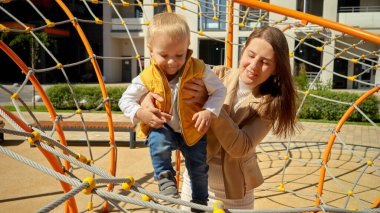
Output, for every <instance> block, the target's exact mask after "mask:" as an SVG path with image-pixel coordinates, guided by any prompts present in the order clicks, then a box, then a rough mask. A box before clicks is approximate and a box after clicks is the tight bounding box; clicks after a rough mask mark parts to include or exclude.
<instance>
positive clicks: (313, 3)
mask: <svg viewBox="0 0 380 213" xmlns="http://www.w3.org/2000/svg"><path fill="white" fill-rule="evenodd" d="M297 10H298V11H300V12H304V13H309V14H312V15H315V16H323V0H297Z"/></svg>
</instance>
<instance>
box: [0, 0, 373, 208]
mask: <svg viewBox="0 0 380 213" xmlns="http://www.w3.org/2000/svg"><path fill="white" fill-rule="evenodd" d="M0 2H4V3H6V1H0ZM26 2H27V4H29V5H30V6H31V10H34V11H35V12H36V13H37V14H38V15H39V16H40V17H41V19H43V21H45V22H46V20H47V19H48V18H49V17H46V16H45V15H44V14H43V13H42V12H41V10H39V9H38V6H36V5H34V4H33V2H32V1H30V0H27V1H26ZM94 2H97V3H99V4H103V5H104V6H105V7H109V8H110V9H111V10H112V11H113V12H114V13H115V14H116V15H117V17H118V19H119V21H120V22H121V23H115V22H107V21H104V22H102V23H103V24H109V25H122V26H123V27H124V32H125V33H126V34H127V37H128V39H129V40H130V41H131V42H132V46H133V52H134V53H135V55H136V56H139V55H143V54H140V53H139V52H138V51H137V48H136V46H135V43H134V39H133V37H132V36H131V34H130V29H129V27H130V26H136V24H129V23H125V21H124V19H123V17H122V15H123V14H122V13H120V12H119V11H118V8H117V7H116V6H123V3H124V2H121V3H120V2H117V1H91V0H86V1H83V2H82V3H81V4H83V5H84V8H85V10H86V11H88V13H89V14H90V15H91V17H92V18H93V19H94V20H85V19H78V18H76V17H74V18H68V19H67V20H62V21H57V22H54V27H57V26H60V25H65V24H68V23H76V24H79V25H80V24H83V23H86V24H97V23H98V22H97V20H96V19H97V17H98V16H97V14H95V13H94V11H93V10H91V7H90V3H94ZM10 3H12V2H10ZM181 4H182V6H181V5H180V4H172V3H170V5H171V6H172V7H175V8H176V9H177V10H186V11H188V12H190V13H193V14H198V17H199V18H200V22H201V24H200V26H201V31H203V24H202V20H203V19H205V20H207V19H209V20H212V19H213V17H225V16H227V13H226V11H227V6H226V4H221V5H218V4H216V3H215V1H212V2H210V1H190V0H184V1H181ZM188 4H190V5H191V4H193V5H198V8H199V9H198V11H192V10H189V9H187V8H188V7H186V8H184V5H188ZM129 5H130V6H137V7H140V8H141V9H142V12H143V19H144V21H149V19H148V18H147V17H148V16H149V15H148V14H146V11H145V9H146V8H147V7H152V6H154V4H149V3H147V4H143V3H141V2H140V1H138V3H137V4H134V3H130V4H129ZM158 5H161V6H165V5H166V4H165V3H158ZM5 8H6V7H3V6H0V10H1V11H0V12H3V14H5V15H7V16H8V17H9V18H11V19H12V20H14V21H15V22H17V23H18V24H19V25H20V26H22V27H23V28H24V29H18V28H8V30H9V31H10V32H13V33H25V32H29V33H30V34H31V35H32V36H33V37H34V39H36V40H37V42H38V43H39V45H40V46H41V47H42V48H43V49H44V51H45V52H46V53H48V55H49V56H50V57H51V59H52V60H53V61H54V62H55V63H56V64H57V65H56V66H52V67H47V68H42V69H32V68H28V69H29V72H28V73H27V75H26V77H25V79H24V81H23V83H22V84H21V86H20V87H19V89H18V90H17V92H16V93H17V94H18V93H20V92H21V91H22V90H23V88H24V87H25V85H26V84H27V83H28V82H29V81H30V77H31V75H35V74H36V73H42V72H52V71H54V70H56V69H58V70H60V71H61V72H62V74H63V75H64V77H65V79H66V83H67V85H68V86H69V89H70V93H71V95H72V97H73V100H74V102H75V106H76V108H77V110H80V106H79V104H78V99H77V97H78V95H77V94H75V92H74V91H73V89H72V84H71V83H70V80H69V78H68V76H67V74H66V71H65V69H64V68H68V67H77V66H80V65H82V64H84V63H87V62H89V61H92V60H98V59H100V60H124V59H134V60H137V59H139V58H138V57H112V56H97V55H95V54H93V56H90V57H87V58H84V59H82V60H80V61H77V62H73V63H67V64H61V63H60V62H59V61H58V60H57V59H56V58H55V56H54V55H53V53H52V52H51V51H50V50H49V49H48V48H47V47H46V46H45V45H44V44H43V43H42V42H41V41H40V40H39V38H38V37H37V36H36V35H35V34H34V32H38V31H42V30H44V29H46V28H48V27H49V25H48V24H46V25H41V26H36V27H33V28H31V29H29V27H28V25H27V24H25V23H23V22H22V21H21V20H19V19H17V18H16V17H15V16H13V15H12V14H11V13H10V12H9V11H7V10H6V9H5ZM217 8H218V9H217ZM233 10H234V14H233V17H234V18H235V19H239V23H233V25H235V26H236V25H237V26H239V27H241V26H240V20H241V23H243V24H244V27H245V28H248V29H250V30H254V29H256V28H257V27H258V26H261V25H271V26H277V27H279V28H282V27H285V26H287V25H288V26H290V27H291V28H293V29H294V32H295V33H291V32H289V31H285V34H286V36H287V38H288V39H292V40H294V41H297V42H298V45H297V46H295V48H294V49H293V50H291V52H292V53H294V52H296V51H297V50H298V49H299V48H300V47H301V44H303V45H304V46H307V47H309V48H313V49H318V48H321V49H322V52H323V53H326V55H329V56H330V57H332V58H331V60H329V61H327V62H326V63H325V64H315V63H313V62H311V61H307V60H305V59H303V58H301V57H299V56H295V55H293V57H291V58H292V60H294V61H297V62H300V63H305V64H307V65H309V66H311V67H314V68H316V69H318V72H317V75H316V76H315V77H314V78H313V79H311V82H310V84H309V86H308V89H307V90H306V91H299V93H300V94H302V95H303V99H302V101H301V104H300V107H299V110H298V112H299V111H300V109H301V108H302V107H303V104H304V101H305V100H306V99H307V98H308V97H313V98H318V99H321V100H324V101H328V102H334V103H336V104H340V105H347V106H353V108H354V110H355V111H357V112H359V113H360V114H361V115H362V116H363V117H364V118H365V119H366V120H367V121H368V122H369V123H370V124H371V125H372V127H374V128H375V131H379V128H378V126H377V125H376V123H375V122H373V121H372V120H371V119H370V118H369V117H368V116H367V115H366V114H365V112H363V110H362V109H361V108H360V106H357V105H355V104H354V103H348V102H342V101H337V100H333V99H330V98H326V97H322V96H318V95H315V94H313V90H314V89H315V87H316V86H318V84H320V83H321V81H320V77H321V76H322V74H323V73H330V74H332V75H334V76H338V77H342V78H345V79H347V80H350V81H352V82H355V83H357V84H360V85H363V86H368V87H377V85H375V84H374V83H369V82H366V81H364V80H360V78H361V77H363V76H364V75H365V74H366V73H369V72H371V71H372V70H374V71H376V69H377V63H378V61H376V59H373V58H374V57H377V58H378V57H379V50H375V51H369V50H367V49H366V48H365V47H362V46H364V44H365V43H366V42H363V40H362V39H359V40H358V41H355V42H354V43H352V44H350V43H347V42H345V41H344V40H343V38H344V37H345V35H344V33H341V34H335V36H332V30H330V29H328V28H325V27H321V26H315V25H312V24H307V25H305V24H303V23H302V22H301V21H299V20H297V19H293V18H291V17H286V16H281V17H280V18H279V19H273V18H271V14H272V13H271V12H269V11H265V10H259V11H258V12H256V11H257V9H254V8H249V7H247V9H246V10H242V9H241V8H240V7H239V8H237V7H234V8H233ZM207 11H208V12H207ZM199 12H201V13H199ZM210 15H211V16H210ZM251 22H254V23H255V24H254V25H253V27H252V26H249V27H248V26H247V24H249V23H251ZM145 23H146V22H144V24H141V26H142V27H144V26H146V25H145ZM218 23H219V24H229V23H228V21H226V20H218ZM0 29H2V28H0ZM2 31H5V29H2ZM191 33H192V36H198V37H199V38H207V39H212V40H215V41H218V42H222V43H225V44H231V45H236V46H239V47H241V46H242V45H243V44H241V43H234V42H232V41H226V40H224V39H221V38H215V37H212V36H210V35H209V34H208V33H207V32H203V33H199V31H198V30H192V31H191ZM334 33H336V32H334ZM294 35H296V36H294ZM336 38H342V39H341V40H339V39H338V40H337V39H336ZM311 40H314V41H318V42H319V43H320V44H321V45H320V46H316V45H315V43H309V42H308V41H311ZM334 42H335V43H336V44H338V45H335V46H331V44H332V43H334ZM326 49H330V50H331V51H332V52H328V51H326ZM337 58H340V59H342V60H346V61H348V62H350V61H352V62H353V63H354V64H358V65H362V66H363V67H365V68H364V69H362V71H361V72H359V73H356V74H355V77H353V76H347V75H342V74H340V73H338V72H336V71H335V70H331V69H329V68H328V67H329V65H331V64H333V62H334V60H335V59H337ZM144 59H149V58H146V57H145V58H144ZM364 59H366V61H364ZM369 62H370V63H371V64H367V63H369ZM138 64H139V69H140V71H141V69H142V66H141V61H140V60H138ZM0 86H1V85H0ZM2 89H3V90H6V89H5V88H4V87H2ZM7 92H8V93H9V91H7ZM9 94H10V96H11V95H12V93H9ZM109 101H110V99H109V98H108V97H107V98H104V99H103V100H102V101H101V103H100V104H99V105H98V106H97V107H96V108H94V109H91V110H88V111H96V110H98V109H99V108H101V107H102V106H104V105H105V104H106V103H108V102H109ZM112 101H117V100H112ZM19 102H21V104H22V105H23V106H24V107H25V108H27V109H28V107H26V104H25V102H23V101H22V99H12V105H13V106H14V107H15V109H16V113H17V115H18V117H19V118H20V119H21V121H22V122H24V123H25V124H27V125H29V126H30V123H29V122H28V119H27V118H26V117H25V116H24V114H23V112H22V110H21V109H20V106H19ZM28 111H29V114H31V115H32V116H34V115H33V113H32V111H30V109H28ZM297 114H298V113H297ZM1 116H2V117H4V118H5V119H6V120H7V121H8V122H9V123H12V126H13V127H14V128H15V129H16V130H17V131H12V130H7V129H2V128H0V132H3V133H6V134H14V135H23V136H25V137H32V136H33V135H32V134H31V133H26V132H25V134H21V133H20V132H21V131H23V130H22V129H21V127H20V126H19V125H18V124H17V123H15V122H14V121H13V119H12V118H10V117H9V116H7V115H6V113H5V112H3V111H2V110H1ZM55 116H56V118H57V119H56V120H55V122H54V126H53V129H52V131H51V136H48V135H46V134H45V133H44V132H43V131H42V130H39V129H37V128H33V129H32V130H34V131H38V132H40V134H41V135H42V139H43V140H45V141H47V142H50V143H51V146H54V147H55V148H59V149H61V150H63V151H64V152H65V153H67V154H68V155H70V156H71V157H70V156H68V155H66V154H62V153H60V152H58V151H57V150H55V149H54V148H52V147H50V146H49V145H47V144H45V143H37V145H38V146H41V147H42V148H44V149H45V150H47V151H49V152H50V153H52V154H54V155H55V156H57V158H59V159H64V160H66V161H69V162H70V163H71V164H74V165H76V166H78V167H75V168H74V167H73V168H72V169H71V171H73V170H74V169H75V170H77V169H79V168H82V169H86V170H89V171H90V172H91V173H93V174H94V175H95V174H96V175H100V176H102V177H106V178H103V179H98V181H99V182H101V183H112V184H116V185H119V184H118V183H120V181H123V180H124V179H120V178H113V176H112V175H110V174H109V173H108V172H105V171H103V170H102V169H100V168H97V167H96V166H95V165H86V164H83V163H81V162H78V161H77V160H75V156H77V154H76V153H75V152H74V151H72V150H71V149H70V148H67V147H66V146H65V145H62V144H61V143H59V142H58V141H57V140H55V139H53V138H52V136H53V135H54V133H56V131H57V125H58V122H59V121H60V120H63V119H69V118H74V117H79V119H80V120H81V121H82V122H83V133H84V135H85V138H86V142H87V146H88V151H89V154H90V159H91V160H93V159H94V157H93V154H92V151H91V143H90V140H89V137H88V131H87V128H86V126H85V119H84V117H83V115H82V114H81V113H79V114H78V113H75V112H74V113H72V114H71V115H68V116H66V117H64V116H60V115H57V114H55ZM33 122H38V119H37V118H36V117H34V121H33ZM300 126H302V128H304V129H306V130H308V131H318V132H321V134H331V135H335V136H336V137H337V139H338V142H339V144H341V146H339V147H338V148H337V147H336V144H334V148H335V149H336V150H338V153H339V152H340V153H343V152H348V153H350V154H349V155H351V156H354V157H356V158H359V159H360V162H358V164H360V167H358V171H357V172H360V174H359V175H357V176H356V179H355V182H354V183H351V185H347V183H346V182H345V181H343V182H342V181H341V180H340V179H339V177H340V176H344V175H342V174H335V173H333V172H332V171H331V169H332V168H334V167H331V166H328V164H327V163H325V162H323V161H322V158H323V149H326V148H327V147H328V146H327V142H328V141H327V140H326V141H324V142H325V143H316V144H311V143H302V142H298V141H292V139H291V138H289V139H288V141H287V142H283V143H281V144H270V145H268V143H263V144H260V145H259V146H258V154H259V161H260V162H261V163H264V164H265V163H268V162H267V160H268V161H269V162H270V164H274V161H276V163H279V164H280V165H281V166H278V167H269V168H272V169H273V168H277V169H278V171H277V174H278V176H279V177H281V178H280V179H281V180H280V181H279V182H278V183H279V184H281V186H285V188H284V190H283V191H282V192H283V193H290V194H292V195H294V196H300V197H318V198H319V199H320V200H321V202H322V205H319V206H318V207H314V208H294V209H292V210H289V209H287V210H284V212H293V211H294V212H302V211H315V210H317V211H323V212H326V211H327V212H329V211H331V212H351V211H350V210H345V208H347V207H348V206H349V205H348V203H349V200H350V198H351V197H352V198H354V199H355V200H356V201H357V202H358V203H359V206H360V208H361V209H365V211H373V210H370V209H368V207H367V206H368V202H370V201H368V200H365V201H364V200H363V199H362V198H361V197H360V196H359V193H357V192H355V193H354V194H353V195H345V197H347V198H346V202H345V204H344V206H343V207H342V208H332V207H330V206H329V205H328V203H327V202H326V199H324V196H323V194H322V195H320V194H316V193H315V191H313V192H311V193H304V192H302V191H299V188H297V187H294V189H292V183H293V185H296V184H300V185H302V184H304V183H294V181H295V182H296V180H294V179H292V178H290V179H288V178H287V177H288V174H287V172H288V171H289V170H290V169H291V167H292V166H293V165H303V166H307V167H310V168H313V167H315V168H316V171H319V169H320V168H321V167H324V168H325V169H326V172H327V173H328V175H329V176H328V177H326V178H325V182H326V183H329V180H333V181H334V182H335V185H336V186H338V187H340V188H341V189H340V190H342V191H343V192H347V191H350V190H351V191H354V189H355V188H356V187H357V186H358V184H359V183H360V180H361V179H362V177H363V176H364V175H367V174H368V171H367V170H369V169H374V171H375V172H374V173H375V174H377V176H375V178H379V170H378V168H377V167H376V166H375V165H371V166H369V164H368V162H376V163H377V162H378V161H379V155H380V152H379V150H378V149H377V148H378V147H375V148H374V149H372V150H371V149H368V150H366V149H364V150H354V149H353V147H355V146H352V145H347V144H346V143H345V141H344V140H345V139H344V134H345V133H346V132H344V131H335V130H332V129H331V128H319V127H317V128H316V127H314V126H310V125H308V124H305V123H300ZM24 131H25V130H24ZM50 143H49V144H50ZM113 149H116V145H115V146H114V147H113V146H111V147H110V148H109V149H107V150H106V151H105V152H104V153H103V154H102V155H101V156H100V157H98V158H96V159H95V160H94V161H97V160H100V159H101V158H103V157H106V156H107V155H108V153H110V152H111V150H113ZM273 150H274V151H273ZM305 150H306V152H307V153H309V154H311V155H316V156H315V157H313V158H311V159H304V158H303V157H302V153H303V151H305ZM336 150H334V149H333V150H332V152H331V153H330V157H329V161H330V162H331V160H332V159H333V156H335V155H338V156H341V157H342V156H343V155H342V154H340V155H339V154H336V153H335V151H336ZM4 152H6V151H4ZM362 152H363V153H365V154H364V155H363V156H361V155H360V154H362ZM316 153H317V154H316ZM357 153H360V154H357ZM342 158H343V157H342ZM334 160H340V157H338V158H337V159H334ZM34 166H35V167H37V166H36V165H35V164H34ZM359 169H361V170H360V171H359ZM370 175H373V173H371V172H370ZM271 176H272V175H268V177H271ZM301 179H302V178H299V180H301ZM292 181H293V182H292ZM71 184H72V185H73V186H74V187H79V186H78V183H77V182H71ZM306 185H307V184H305V186H306ZM82 186H83V185H82ZM277 186H278V185H273V186H269V187H268V186H263V187H262V188H263V189H265V190H267V191H272V192H279V190H278V188H277ZM288 186H290V187H288ZM301 188H302V187H301ZM77 190H78V188H77ZM77 190H73V192H71V193H68V194H66V195H65V197H62V199H63V200H62V199H60V200H59V201H58V200H57V201H56V203H55V204H51V205H50V206H54V207H56V205H57V202H59V203H62V202H64V200H65V199H68V198H69V196H71V195H72V196H74V195H75V194H76V193H77V192H78V191H77ZM133 190H134V193H135V194H136V195H138V196H141V195H143V194H146V195H149V196H152V197H154V198H158V199H162V200H166V201H168V202H173V203H177V204H179V205H187V206H191V207H195V208H200V209H204V210H208V211H212V210H211V209H210V208H207V207H202V206H199V205H193V204H191V203H186V202H182V201H180V200H176V199H171V198H166V197H164V196H161V195H159V194H157V193H153V192H150V191H147V190H145V189H143V188H142V187H141V186H140V185H138V186H137V187H134V188H133ZM361 190H363V189H361ZM326 191H328V189H327V190H326ZM363 191H364V190H363ZM74 192H75V193H74ZM282 192H281V193H282ZM94 193H95V194H98V195H99V196H100V197H102V198H104V199H105V200H106V201H108V202H110V203H111V205H113V206H114V207H115V208H117V209H119V210H120V211H126V210H124V209H123V208H122V207H121V206H119V205H118V204H117V203H115V202H112V200H114V199H116V200H119V201H123V202H127V203H134V204H136V205H141V206H145V207H149V208H155V209H158V210H163V211H168V212H181V211H180V210H176V209H172V208H167V207H165V206H160V205H159V204H155V203H154V205H153V204H152V206H151V205H150V204H148V203H149V202H140V201H138V202H137V201H135V200H130V199H129V198H128V197H124V196H120V195H116V194H113V193H112V192H105V191H101V190H98V189H96V190H95V191H94ZM325 193H326V192H325ZM377 196H378V197H379V194H377ZM258 198H260V195H259V196H258ZM255 199H257V198H255ZM310 200H311V199H310ZM61 201H62V202H61ZM371 201H372V202H373V201H374V200H371ZM47 208H48V209H50V207H49V206H47ZM40 211H42V212H44V211H46V209H41V210H40ZM281 211H282V210H270V211H269V210H268V212H281ZM231 212H240V210H231ZM255 212H256V211H255ZM257 212H260V211H257ZM261 212H266V211H261ZM356 212H360V211H356Z"/></svg>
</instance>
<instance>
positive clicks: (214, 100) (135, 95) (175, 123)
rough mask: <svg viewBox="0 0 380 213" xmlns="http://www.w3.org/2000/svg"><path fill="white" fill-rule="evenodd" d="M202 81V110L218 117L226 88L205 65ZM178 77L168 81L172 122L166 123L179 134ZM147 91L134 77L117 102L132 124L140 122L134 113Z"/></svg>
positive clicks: (138, 79) (139, 79)
mask: <svg viewBox="0 0 380 213" xmlns="http://www.w3.org/2000/svg"><path fill="white" fill-rule="evenodd" d="M202 80H203V82H204V84H205V86H206V89H207V92H208V95H209V97H208V100H207V101H206V103H205V104H204V105H203V109H206V110H208V111H210V112H212V113H214V114H215V115H216V116H219V113H220V110H221V109H222V106H223V102H224V98H225V97H226V88H225V87H224V85H223V83H222V82H221V81H220V79H219V78H218V76H217V75H215V73H214V72H212V71H211V68H210V67H209V66H207V65H206V69H205V71H204V72H203V76H202ZM178 81H179V77H176V78H174V79H172V80H171V81H169V86H170V89H171V94H172V100H174V101H172V107H171V109H172V110H171V112H169V113H170V114H171V115H172V120H171V121H169V122H168V125H169V126H170V127H171V128H172V129H173V130H174V131H175V132H181V129H180V125H179V117H178V111H177V97H178V86H179V84H178V83H179V82H178ZM148 92H149V90H148V89H147V88H146V87H145V85H144V84H143V82H142V81H141V78H140V76H137V77H135V78H134V79H133V80H132V83H131V85H130V86H129V87H128V88H127V90H126V91H125V92H124V93H123V95H122V97H121V98H120V100H119V108H120V109H121V111H122V112H123V113H124V115H125V116H127V117H129V118H130V119H131V121H132V123H133V124H136V123H138V122H139V121H140V120H139V119H137V118H136V112H137V111H138V110H139V109H140V108H141V106H140V104H139V103H138V102H139V101H140V99H141V97H142V96H144V95H145V94H147V93H148Z"/></svg>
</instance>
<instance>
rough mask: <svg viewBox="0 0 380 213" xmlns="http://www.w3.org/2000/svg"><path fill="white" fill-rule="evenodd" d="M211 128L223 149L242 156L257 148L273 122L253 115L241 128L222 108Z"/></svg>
mask: <svg viewBox="0 0 380 213" xmlns="http://www.w3.org/2000/svg"><path fill="white" fill-rule="evenodd" d="M211 129H212V131H213V133H214V135H215V137H216V138H217V140H218V142H219V143H220V144H221V146H222V147H223V149H224V150H225V151H226V152H227V153H228V154H229V155H230V156H231V157H236V158H239V157H242V156H244V155H246V154H248V153H250V152H251V151H252V150H254V149H255V148H256V146H257V145H258V144H259V143H260V142H261V141H262V140H263V139H264V137H265V136H266V135H267V134H268V132H269V130H270V129H271V122H270V121H269V120H264V119H262V118H260V117H252V119H250V120H249V121H248V122H246V123H245V125H244V126H243V127H241V128H239V126H238V125H237V124H236V123H235V122H234V121H233V120H232V119H231V118H230V116H229V115H228V113H227V112H226V111H225V110H224V109H222V111H221V112H220V115H219V118H217V119H214V120H213V122H212V124H211Z"/></svg>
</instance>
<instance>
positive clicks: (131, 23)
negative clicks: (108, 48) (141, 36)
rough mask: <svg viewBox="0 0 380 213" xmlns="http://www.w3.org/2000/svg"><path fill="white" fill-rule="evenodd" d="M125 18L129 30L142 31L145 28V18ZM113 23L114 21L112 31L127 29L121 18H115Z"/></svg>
mask: <svg viewBox="0 0 380 213" xmlns="http://www.w3.org/2000/svg"><path fill="white" fill-rule="evenodd" d="M123 20H124V21H125V23H126V24H127V27H128V30H129V31H133V32H136V31H137V32H140V31H142V30H143V29H142V26H143V25H144V24H145V23H144V19H143V18H124V19H123ZM112 23H114V24H113V25H112V28H111V30H112V31H125V28H124V26H123V25H122V24H121V21H120V19H118V18H113V19H112Z"/></svg>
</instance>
